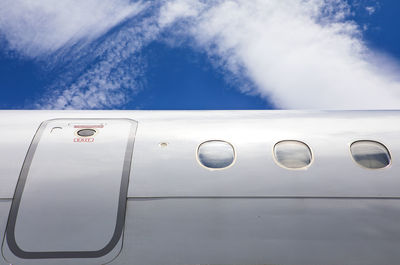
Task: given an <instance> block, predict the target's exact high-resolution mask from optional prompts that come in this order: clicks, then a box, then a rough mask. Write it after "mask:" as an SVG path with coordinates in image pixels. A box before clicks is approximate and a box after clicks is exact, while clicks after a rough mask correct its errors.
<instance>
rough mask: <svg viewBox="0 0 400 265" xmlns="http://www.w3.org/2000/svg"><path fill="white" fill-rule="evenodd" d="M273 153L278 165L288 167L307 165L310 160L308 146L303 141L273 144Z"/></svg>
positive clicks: (310, 155) (296, 167)
mask: <svg viewBox="0 0 400 265" xmlns="http://www.w3.org/2000/svg"><path fill="white" fill-rule="evenodd" d="M274 155H275V159H276V161H277V163H278V164H279V165H280V166H282V167H285V168H290V169H300V168H304V167H307V166H308V165H310V164H311V160H312V154H311V150H310V148H309V147H308V146H307V145H306V144H305V143H303V142H300V141H295V140H286V141H281V142H278V143H277V144H275V146H274Z"/></svg>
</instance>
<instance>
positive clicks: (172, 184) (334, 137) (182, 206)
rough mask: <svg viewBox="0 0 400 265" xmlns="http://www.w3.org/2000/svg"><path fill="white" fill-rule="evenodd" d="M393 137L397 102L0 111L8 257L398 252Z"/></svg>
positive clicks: (361, 257) (398, 168) (237, 258)
mask: <svg viewBox="0 0 400 265" xmlns="http://www.w3.org/2000/svg"><path fill="white" fill-rule="evenodd" d="M82 128H83V129H85V128H86V129H87V128H89V129H90V128H93V129H94V130H95V131H96V133H95V134H94V135H93V136H89V137H86V136H84V137H81V136H80V135H79V134H78V131H79V130H80V129H82ZM399 136H400V111H319V112H315V111H314V112H311V111H0V229H1V231H3V235H4V236H3V244H2V254H3V255H2V257H0V265H2V264H10V263H12V264H121V265H127V264H140V265H142V264H144V265H147V264H154V265H161V264H163V265H173V264H174V265H175V264H307V265H309V264H324V265H329V264H363V265H366V264H388V265H393V264H400V251H399V249H400V200H399V198H400V162H399V161H398V159H397V158H398V157H400V137H399ZM363 140H368V141H373V142H377V143H380V144H382V145H383V146H385V147H386V148H387V150H388V152H389V153H390V163H389V164H388V165H387V166H385V167H383V168H379V169H368V168H364V167H362V166H360V165H359V164H357V162H356V161H355V159H354V157H353V156H352V152H351V151H350V146H351V144H352V143H354V142H357V141H363ZM210 141H219V142H224V143H227V144H229V145H227V146H228V147H229V146H231V147H232V148H233V158H232V162H231V163H230V164H229V166H227V167H224V168H220V169H210V168H207V167H206V166H204V165H202V164H201V161H200V160H199V157H198V151H199V146H201V144H202V143H205V142H210ZM282 141H298V142H301V143H304V144H306V145H307V146H308V148H309V150H310V154H311V155H310V157H311V158H310V163H309V164H308V165H307V166H306V167H304V168H297V169H290V168H285V167H284V166H282V165H281V164H279V162H278V161H277V158H276V154H275V153H274V146H275V145H276V144H277V143H279V142H282ZM211 151H212V150H211ZM207 152H209V150H207Z"/></svg>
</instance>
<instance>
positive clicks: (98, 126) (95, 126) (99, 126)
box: [74, 124, 104, 129]
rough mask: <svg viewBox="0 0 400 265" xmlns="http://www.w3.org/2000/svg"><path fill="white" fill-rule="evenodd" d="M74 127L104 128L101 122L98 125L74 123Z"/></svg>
mask: <svg viewBox="0 0 400 265" xmlns="http://www.w3.org/2000/svg"><path fill="white" fill-rule="evenodd" d="M74 128H77V129H92V128H104V125H103V124H99V125H74Z"/></svg>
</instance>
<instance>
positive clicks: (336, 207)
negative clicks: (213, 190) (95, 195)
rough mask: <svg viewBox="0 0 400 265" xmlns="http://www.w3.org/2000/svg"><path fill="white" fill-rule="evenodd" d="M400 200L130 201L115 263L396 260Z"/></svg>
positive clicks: (367, 263)
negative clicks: (120, 249) (123, 237)
mask: <svg viewBox="0 0 400 265" xmlns="http://www.w3.org/2000/svg"><path fill="white" fill-rule="evenodd" d="M399 223H400V200H397V199H396V200H386V199H351V200H350V199H271V198H258V199H257V198H214V199H210V198H196V199H187V198H177V199H168V198H164V199H129V201H128V208H127V223H126V228H125V239H124V248H123V250H122V253H121V254H120V255H119V256H118V258H117V259H116V260H115V261H114V262H112V263H111V264H113V265H122V264H132V265H135V264H146V265H159V264H164V265H187V264H247V265H250V264H252V265H255V264H285V265H314V264H315V265H356V264H358V265H376V264H379V265H393V264H399V261H400V252H399V248H400V226H399Z"/></svg>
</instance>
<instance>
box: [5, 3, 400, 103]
mask: <svg viewBox="0 0 400 265" xmlns="http://www.w3.org/2000/svg"><path fill="white" fill-rule="evenodd" d="M59 3H61V4H60V6H59V7H55V6H54V2H52V1H50V0H38V1H35V2H34V3H32V1H29V0H4V1H2V3H0V108H2V109H71V108H72V109H274V108H275V109H398V108H400V78H399V77H400V75H399V74H400V67H399V61H400V34H398V28H399V26H400V17H399V16H398V15H397V14H396V13H397V11H398V10H400V2H399V1H395V0H380V1H375V0H365V1H362V0H353V1H344V0H306V1H304V0H287V1H280V0H254V1H244V0H237V1H233V0H218V1H199V0H170V1H169V0H163V1H128V0H103V1H101V3H102V4H100V5H99V2H98V1H97V0H88V1H87V2H86V3H85V4H82V3H81V2H80V1H77V0H60V1H59ZM282 3H283V4H282ZM65 10H69V11H65Z"/></svg>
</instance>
